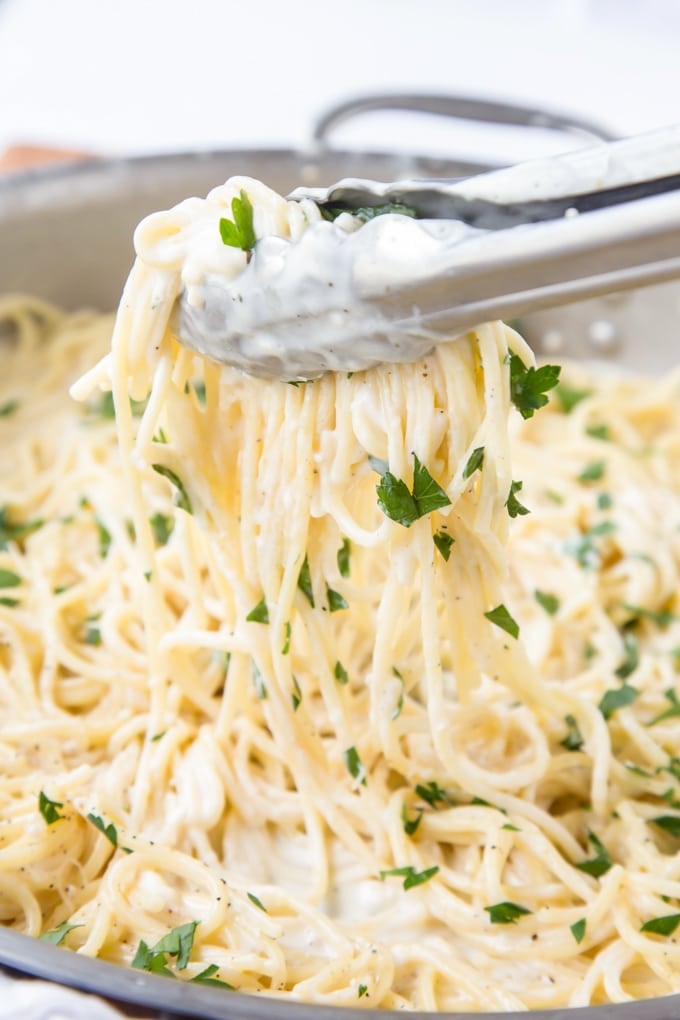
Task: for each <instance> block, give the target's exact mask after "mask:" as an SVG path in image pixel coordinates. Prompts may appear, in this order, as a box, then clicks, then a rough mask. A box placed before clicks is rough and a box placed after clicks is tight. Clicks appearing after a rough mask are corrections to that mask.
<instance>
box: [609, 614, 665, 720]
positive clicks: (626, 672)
mask: <svg viewBox="0 0 680 1020" xmlns="http://www.w3.org/2000/svg"><path fill="white" fill-rule="evenodd" d="M623 650H624V657H623V659H622V660H621V662H620V663H619V665H618V666H617V667H616V669H615V670H614V672H615V674H616V676H617V677H619V679H620V680H625V679H626V678H627V677H629V676H630V675H631V673H634V672H635V670H636V669H637V668H638V666H639V665H640V651H639V649H638V642H637V638H636V637H635V635H634V634H631V633H630V632H628V631H626V632H625V633H624V635H623ZM678 707H679V708H680V706H678Z"/></svg>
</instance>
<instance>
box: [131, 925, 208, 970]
mask: <svg viewBox="0 0 680 1020" xmlns="http://www.w3.org/2000/svg"><path fill="white" fill-rule="evenodd" d="M198 925H199V922H198V921H188V922H187V923H186V924H180V925H178V927H177V928H173V929H172V931H170V932H168V934H167V935H164V936H163V938H161V939H159V940H158V942H157V943H156V944H155V945H154V946H147V944H146V942H144V941H141V942H140V943H139V948H138V949H137V952H136V954H135V958H134V960H133V961H132V966H133V967H134V968H135V969H136V970H149V971H152V972H153V973H154V974H165V975H166V976H170V977H173V976H174V975H173V974H172V971H171V970H169V969H168V966H167V964H168V960H167V957H168V956H174V957H176V959H177V970H184V969H185V967H186V966H187V964H188V963H189V957H190V955H191V950H192V948H193V945H194V934H195V932H196V929H197V927H198Z"/></svg>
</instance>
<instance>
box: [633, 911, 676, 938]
mask: <svg viewBox="0 0 680 1020" xmlns="http://www.w3.org/2000/svg"><path fill="white" fill-rule="evenodd" d="M679 924H680V914H664V915H663V916H662V917H653V918H652V919H651V921H645V923H644V924H643V925H642V927H641V928H640V931H644V932H649V934H650V935H672V934H673V932H674V931H675V929H676V928H677V927H678V925H679Z"/></svg>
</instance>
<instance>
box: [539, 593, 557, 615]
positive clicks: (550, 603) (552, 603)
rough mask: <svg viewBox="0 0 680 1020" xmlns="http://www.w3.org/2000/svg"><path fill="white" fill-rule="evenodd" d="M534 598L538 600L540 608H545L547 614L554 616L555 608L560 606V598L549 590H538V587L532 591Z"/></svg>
mask: <svg viewBox="0 0 680 1020" xmlns="http://www.w3.org/2000/svg"><path fill="white" fill-rule="evenodd" d="M534 598H535V599H536V601H537V602H538V604H539V606H540V607H541V609H545V611H546V613H547V614H548V616H554V615H555V613H556V612H557V610H558V609H559V608H560V600H559V599H558V597H557V595H553V594H552V592H549V591H539V590H538V588H537V589H536V591H535V592H534Z"/></svg>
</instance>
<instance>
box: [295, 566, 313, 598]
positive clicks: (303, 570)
mask: <svg viewBox="0 0 680 1020" xmlns="http://www.w3.org/2000/svg"><path fill="white" fill-rule="evenodd" d="M297 586H298V588H299V589H300V591H301V592H302V593H303V594H304V595H306V596H307V601H308V602H309V604H310V606H311V607H312V609H313V608H314V592H313V590H312V574H311V571H310V569H309V560H308V559H307V557H306V556H305V558H304V560H303V561H302V566H301V567H300V573H299V574H298V580H297Z"/></svg>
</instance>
